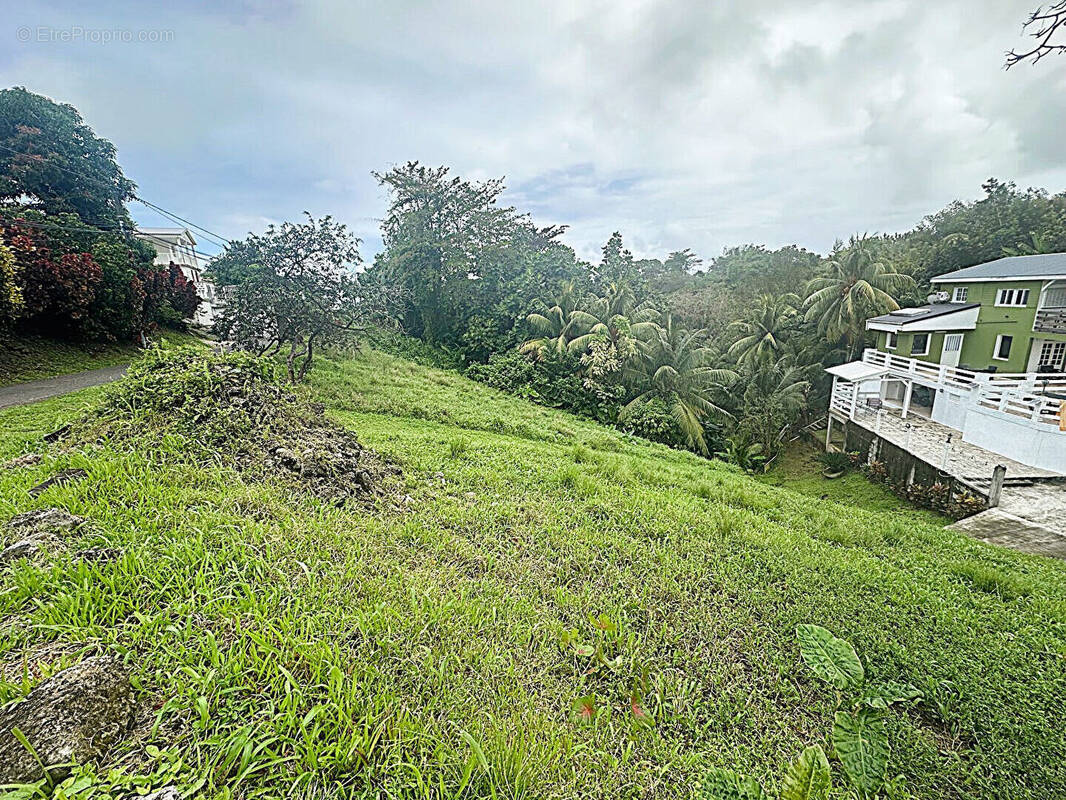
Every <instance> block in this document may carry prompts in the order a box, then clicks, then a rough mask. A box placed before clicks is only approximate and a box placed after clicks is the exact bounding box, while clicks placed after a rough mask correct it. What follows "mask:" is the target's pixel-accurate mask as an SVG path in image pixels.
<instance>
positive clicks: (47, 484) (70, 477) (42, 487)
mask: <svg viewBox="0 0 1066 800" xmlns="http://www.w3.org/2000/svg"><path fill="white" fill-rule="evenodd" d="M87 474H88V473H86V472H85V470H83V469H65V470H63V471H62V472H57V473H56V474H55V475H53V476H52V477H51V478H49V479H48V480H46V481H44V482H43V483H38V484H37V485H36V486H34V487H33V488H32V489H30V497H36V496H37V495H39V494H41V493H42V492H45V491H47V490H48V489H51V488H52V487H53V486H62V485H63V484H64V483H70V482H71V481H80V480H81V479H82V478H84V477H85V476H86V475H87Z"/></svg>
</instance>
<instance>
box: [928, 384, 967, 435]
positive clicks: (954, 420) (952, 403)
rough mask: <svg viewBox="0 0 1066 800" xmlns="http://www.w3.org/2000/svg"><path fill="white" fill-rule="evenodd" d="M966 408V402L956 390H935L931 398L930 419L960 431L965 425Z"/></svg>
mask: <svg viewBox="0 0 1066 800" xmlns="http://www.w3.org/2000/svg"><path fill="white" fill-rule="evenodd" d="M967 408H968V403H967V402H966V397H965V396H964V395H962V394H959V393H958V392H948V391H943V392H937V393H936V396H935V397H934V398H933V413H932V420H933V422H939V423H940V424H941V425H947V426H948V427H949V428H954V429H955V430H957V431H961V430H963V428H964V427H965V425H966V409H967Z"/></svg>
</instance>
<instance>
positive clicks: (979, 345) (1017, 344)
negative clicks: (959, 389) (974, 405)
mask: <svg viewBox="0 0 1066 800" xmlns="http://www.w3.org/2000/svg"><path fill="white" fill-rule="evenodd" d="M932 284H933V288H934V293H933V294H931V295H930V296H929V303H928V305H925V306H921V307H918V308H901V309H899V310H898V311H894V312H892V313H891V314H885V315H883V316H880V317H874V318H873V319H870V320H867V323H866V327H867V329H868V330H872V331H876V332H877V349H878V350H881V351H883V352H886V353H890V354H893V355H898V356H905V357H907V358H914V359H918V360H921V361H927V362H930V363H934V364H944V365H947V366H949V367H959V368H962V369H968V370H973V371H976V372H1000V373H1046V372H1056V373H1058V372H1066V253H1052V254H1048V255H1033V256H1012V257H1010V258H1001V259H998V260H996V261H990V262H988V263H986V264H978V265H976V266H973V267H967V268H965V269H960V270H956V271H955V272H949V273H947V274H946V275H939V276H937V277H936V278H933V279H932Z"/></svg>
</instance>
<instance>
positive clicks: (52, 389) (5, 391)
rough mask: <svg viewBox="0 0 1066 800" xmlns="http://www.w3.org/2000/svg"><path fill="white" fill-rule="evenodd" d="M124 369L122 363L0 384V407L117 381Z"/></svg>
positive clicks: (19, 404) (24, 403)
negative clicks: (53, 376) (35, 379)
mask: <svg viewBox="0 0 1066 800" xmlns="http://www.w3.org/2000/svg"><path fill="white" fill-rule="evenodd" d="M125 371H126V365H125V364H123V365H121V366H118V367H103V368H102V369H90V370H86V371H85V372H73V373H71V374H70V375H59V376H57V377H55V378H44V379H42V380H39V381H29V382H28V383H16V384H13V385H11V386H2V387H0V408H8V407H10V406H24V405H26V404H28V403H36V402H37V401H38V400H44V399H45V398H46V397H55V396H56V395H60V394H68V393H70V392H76V391H78V389H87V388H88V387H90V386H99V385H100V384H102V383H111V381H117V380H118V379H119V378H121V377H122V374H123V373H124V372H125Z"/></svg>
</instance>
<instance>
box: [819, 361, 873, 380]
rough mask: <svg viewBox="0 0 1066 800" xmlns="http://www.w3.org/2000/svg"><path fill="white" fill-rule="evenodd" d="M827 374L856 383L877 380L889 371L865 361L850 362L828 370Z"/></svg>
mask: <svg viewBox="0 0 1066 800" xmlns="http://www.w3.org/2000/svg"><path fill="white" fill-rule="evenodd" d="M826 372H828V373H829V374H830V375H833V376H835V377H837V378H840V379H841V380H845V381H850V382H854V381H864V380H867V379H869V378H876V377H877V376H878V375H884V374H885V373H887V372H888V370H887V369H886V368H885V367H876V366H874V365H873V364H867V363H866V362H865V361H849V362H848V363H847V364H839V365H837V366H835V367H829V368H827V369H826Z"/></svg>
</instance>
